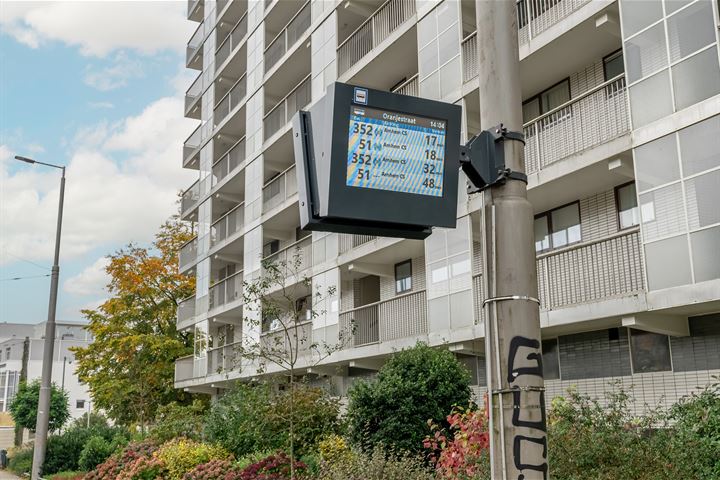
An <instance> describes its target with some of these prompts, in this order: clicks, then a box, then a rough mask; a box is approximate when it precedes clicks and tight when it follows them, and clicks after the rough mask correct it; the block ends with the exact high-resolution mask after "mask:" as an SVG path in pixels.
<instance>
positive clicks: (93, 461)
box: [78, 435, 115, 472]
mask: <svg viewBox="0 0 720 480" xmlns="http://www.w3.org/2000/svg"><path fill="white" fill-rule="evenodd" d="M114 451H115V445H113V444H112V443H111V442H108V441H107V440H105V439H104V438H103V437H101V436H99V435H95V436H93V437H90V438H89V439H88V441H87V443H85V446H84V447H83V449H82V451H81V452H80V458H79V459H78V465H79V466H80V468H81V469H82V470H85V471H86V472H87V471H88V470H92V469H93V468H95V467H96V466H98V465H100V464H101V463H103V462H104V461H105V460H107V458H108V457H109V456H110V455H112V453H113V452H114Z"/></svg>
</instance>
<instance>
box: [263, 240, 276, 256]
mask: <svg viewBox="0 0 720 480" xmlns="http://www.w3.org/2000/svg"><path fill="white" fill-rule="evenodd" d="M278 250H280V240H270V241H269V242H267V243H266V244H265V245H263V258H266V257H269V256H270V255H272V254H273V253H277V251H278Z"/></svg>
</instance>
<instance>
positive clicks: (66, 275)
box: [0, 0, 198, 324]
mask: <svg viewBox="0 0 720 480" xmlns="http://www.w3.org/2000/svg"><path fill="white" fill-rule="evenodd" d="M186 8H187V2H175V1H168V2H7V1H4V0H3V1H2V2H0V324H1V323H2V322H19V323H37V322H41V321H44V320H45V319H46V318H47V309H48V297H49V291H50V278H49V273H50V267H51V265H52V255H53V248H54V241H55V225H56V218H57V205H58V197H59V183H60V171H59V170H56V169H53V168H48V167H42V166H40V165H29V164H26V163H22V162H18V161H17V160H14V159H13V157H14V156H15V155H23V156H26V157H31V158H34V159H36V160H40V161H44V162H48V163H54V164H60V165H66V166H67V173H66V177H67V179H66V187H65V208H64V214H63V231H62V240H61V249H60V288H59V300H58V310H57V319H58V320H64V321H81V320H83V315H82V314H81V313H80V311H81V310H82V309H85V308H96V307H97V306H98V305H100V304H101V303H102V302H103V300H104V299H106V298H107V297H108V293H107V291H106V289H105V286H106V285H107V283H108V277H107V275H106V274H105V272H104V267H105V265H106V264H107V259H106V256H107V255H108V254H111V253H113V252H115V251H117V250H118V249H120V248H122V247H123V246H125V245H127V244H128V243H130V242H134V243H137V244H140V245H149V243H150V242H151V241H152V239H153V235H154V233H155V232H156V231H157V229H158V227H159V226H160V225H161V224H162V223H163V222H164V221H165V220H166V219H167V218H168V217H170V216H171V215H173V214H175V213H177V210H178V203H177V199H178V192H179V191H180V190H181V189H183V188H187V187H189V186H190V185H191V184H192V182H193V179H194V175H192V173H191V172H190V171H188V170H183V169H182V168H181V165H182V144H183V141H184V140H185V139H186V138H187V136H188V135H189V134H190V133H191V132H192V130H193V128H194V127H195V126H197V121H194V120H189V119H186V118H184V117H183V102H184V94H185V91H186V90H187V88H188V87H189V86H190V84H191V82H192V80H193V79H194V77H196V76H197V73H198V72H195V71H192V70H187V69H185V66H184V55H185V45H186V43H187V41H188V39H189V38H190V36H191V35H192V33H193V31H194V30H195V28H196V27H197V24H196V23H193V22H190V21H188V20H187V18H186ZM16 277H21V278H22V279H21V280H12V279H13V278H16ZM28 277H29V278H28Z"/></svg>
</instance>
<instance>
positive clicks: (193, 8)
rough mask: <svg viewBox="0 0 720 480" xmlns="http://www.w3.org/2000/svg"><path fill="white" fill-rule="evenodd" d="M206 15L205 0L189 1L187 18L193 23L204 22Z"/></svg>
mask: <svg viewBox="0 0 720 480" xmlns="http://www.w3.org/2000/svg"><path fill="white" fill-rule="evenodd" d="M204 15H205V0H188V2H187V18H188V20H192V21H193V22H202V20H203V16H204Z"/></svg>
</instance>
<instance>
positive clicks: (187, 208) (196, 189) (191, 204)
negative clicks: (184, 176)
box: [180, 180, 202, 217]
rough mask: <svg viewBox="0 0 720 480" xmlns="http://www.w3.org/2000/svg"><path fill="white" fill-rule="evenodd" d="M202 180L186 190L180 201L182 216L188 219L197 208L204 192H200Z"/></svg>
mask: <svg viewBox="0 0 720 480" xmlns="http://www.w3.org/2000/svg"><path fill="white" fill-rule="evenodd" d="M200 185H201V184H200V180H197V181H196V182H195V183H193V184H192V185H191V186H190V188H188V189H187V190H185V191H184V192H183V194H182V199H181V200H180V216H181V217H187V216H188V215H189V214H190V213H191V212H192V211H193V210H194V209H195V207H197V203H198V202H199V201H200V196H201V194H202V192H201V191H200V190H201V189H200Z"/></svg>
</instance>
